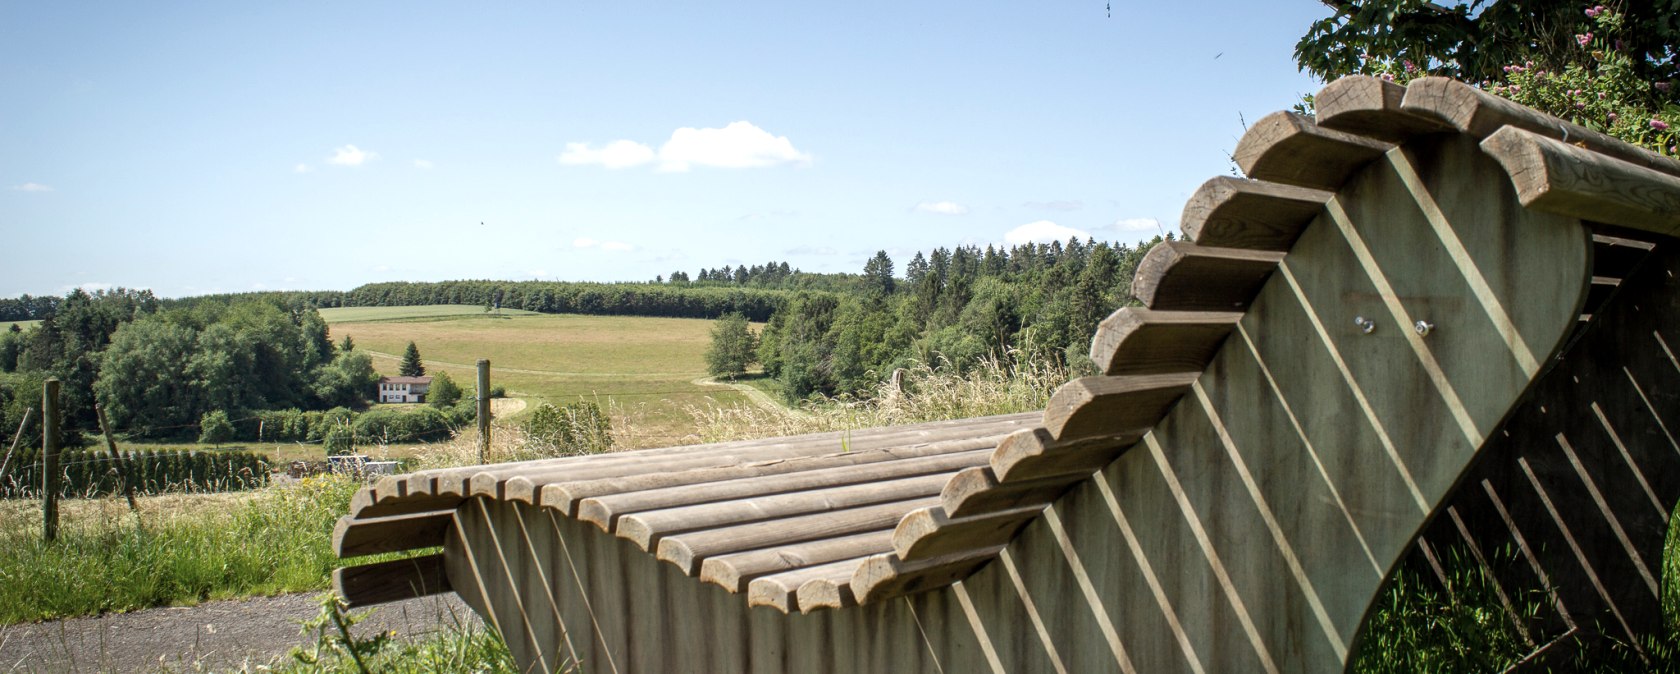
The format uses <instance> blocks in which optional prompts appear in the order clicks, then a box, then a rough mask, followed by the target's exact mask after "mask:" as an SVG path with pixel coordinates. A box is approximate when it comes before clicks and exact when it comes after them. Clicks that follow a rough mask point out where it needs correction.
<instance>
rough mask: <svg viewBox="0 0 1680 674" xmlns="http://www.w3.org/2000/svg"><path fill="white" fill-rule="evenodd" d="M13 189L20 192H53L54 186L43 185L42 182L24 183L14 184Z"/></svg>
mask: <svg viewBox="0 0 1680 674" xmlns="http://www.w3.org/2000/svg"><path fill="white" fill-rule="evenodd" d="M12 189H14V190H17V191H19V192H51V191H53V188H52V186H50V185H42V184H41V183H24V184H22V185H13V186H12Z"/></svg>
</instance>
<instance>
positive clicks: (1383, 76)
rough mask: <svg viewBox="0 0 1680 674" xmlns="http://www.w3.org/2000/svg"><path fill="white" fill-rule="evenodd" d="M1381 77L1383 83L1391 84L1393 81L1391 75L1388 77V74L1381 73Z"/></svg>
mask: <svg viewBox="0 0 1680 674" xmlns="http://www.w3.org/2000/svg"><path fill="white" fill-rule="evenodd" d="M1381 77H1382V79H1383V81H1384V82H1393V81H1394V76H1393V75H1390V74H1388V73H1383V74H1382V75H1381Z"/></svg>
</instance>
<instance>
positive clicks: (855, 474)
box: [578, 438, 1001, 531]
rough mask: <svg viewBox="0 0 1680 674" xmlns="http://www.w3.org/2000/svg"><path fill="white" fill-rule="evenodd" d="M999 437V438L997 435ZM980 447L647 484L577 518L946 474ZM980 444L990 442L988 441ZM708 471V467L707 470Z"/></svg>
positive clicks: (609, 527)
mask: <svg viewBox="0 0 1680 674" xmlns="http://www.w3.org/2000/svg"><path fill="white" fill-rule="evenodd" d="M1000 439H1001V438H1000ZM974 444H978V445H982V446H981V447H979V448H976V449H971V450H967V451H962V452H954V453H951V454H936V455H934V456H927V457H918V458H910V459H900V460H897V461H881V462H877V463H869V464H863V465H847V466H839V467H835V468H823V469H818V470H808V471H802V472H793V473H785V474H775V475H768V476H762V477H748V478H741V479H734V480H722V481H708V482H701V483H695V484H687V485H682V486H678V487H666V488H663V489H649V490H645V491H635V492H629V493H623V494H611V495H605V496H596V497H591V498H587V499H584V500H583V502H582V503H580V504H579V505H578V519H580V520H583V521H585V522H590V523H592V524H594V525H595V526H598V527H600V528H601V530H602V531H613V530H614V528H615V526H616V522H617V520H618V518H619V517H621V516H624V515H627V514H631V513H638V512H645V511H650V510H663V509H668V508H676V507H681V506H692V505H699V504H703V503H716V502H721V501H729V500H735V499H742V498H751V497H761V496H771V495H775V494H786V493H791V492H798V491H805V490H811V489H828V488H834V487H844V486H847V485H856V484H862V483H875V482H881V481H885V480H896V479H902V478H907V477H915V476H919V475H935V474H938V475H946V476H948V475H950V474H952V473H954V472H956V471H959V470H962V469H964V468H968V467H970V466H980V465H985V463H986V460H987V458H988V457H990V456H991V451H992V447H995V446H996V444H997V441H986V442H983V443H982V442H975V443H974ZM985 445H991V447H987V446H985ZM708 472H713V471H708Z"/></svg>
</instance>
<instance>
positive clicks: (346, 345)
mask: <svg viewBox="0 0 1680 674" xmlns="http://www.w3.org/2000/svg"><path fill="white" fill-rule="evenodd" d="M355 348H356V340H353V339H350V335H345V336H344V341H342V342H339V343H338V350H339V351H341V352H343V353H350V352H351V351H352V350H354V349H355Z"/></svg>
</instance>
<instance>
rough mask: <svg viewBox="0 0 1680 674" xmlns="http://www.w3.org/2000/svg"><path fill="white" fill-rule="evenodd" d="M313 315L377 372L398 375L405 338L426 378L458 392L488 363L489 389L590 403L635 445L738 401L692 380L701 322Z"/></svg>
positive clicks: (397, 312)
mask: <svg viewBox="0 0 1680 674" xmlns="http://www.w3.org/2000/svg"><path fill="white" fill-rule="evenodd" d="M466 309H471V313H468V312H466ZM452 310H453V311H454V313H451V311H452ZM321 314H322V316H323V317H325V318H326V319H327V321H328V322H329V324H330V326H331V330H332V338H333V340H335V341H338V340H342V339H343V338H344V337H345V336H346V335H349V336H350V337H351V338H352V339H354V340H355V345H356V349H357V350H360V351H364V352H366V353H369V354H371V355H373V357H374V367H375V368H376V369H378V370H379V372H380V373H381V374H396V373H397V366H398V364H399V363H400V362H401V360H400V359H401V355H402V353H403V349H404V347H405V346H406V345H407V344H408V342H410V341H413V342H414V343H415V345H416V346H418V347H419V349H420V354H421V357H422V359H423V360H424V361H425V364H426V368H427V372H428V373H436V372H439V371H444V372H448V373H449V375H450V376H451V377H453V378H454V379H455V381H456V382H457V383H459V384H461V385H462V386H463V387H471V385H472V381H473V380H474V378H475V377H476V371H477V370H476V366H475V363H476V362H477V361H478V360H479V359H480V358H488V359H490V363H491V385H492V386H503V387H506V388H507V391H508V395H509V396H514V397H519V398H525V399H527V401H528V402H530V403H531V404H533V405H534V404H536V403H539V402H552V403H565V402H572V401H576V400H579V399H589V400H595V401H597V402H598V403H600V404H601V405H602V407H604V408H607V409H608V410H609V411H610V412H611V414H612V416H613V420H614V424H615V426H619V427H621V429H628V430H629V431H630V432H631V437H630V443H631V444H633V445H635V446H643V447H647V446H660V445H669V444H674V443H680V442H684V441H692V439H693V436H692V433H693V429H694V426H695V424H694V420H693V419H692V417H691V415H690V414H689V412H688V411H687V410H688V408H690V407H705V408H710V407H715V406H717V405H720V404H732V403H737V402H740V401H742V400H744V398H743V397H742V395H741V394H740V393H739V392H737V391H735V390H733V389H731V388H730V387H727V386H722V385H717V384H703V383H696V382H697V381H698V380H702V379H704V378H705V377H706V363H705V359H704V355H705V352H706V348H707V346H708V345H709V344H710V334H711V327H712V321H709V320H702V319H689V318H642V317H628V316H581V315H575V314H535V313H530V312H519V315H514V316H513V317H512V318H511V319H510V318H508V317H507V316H509V315H511V313H510V312H504V314H503V317H494V316H490V315H486V314H485V313H484V311H483V307H450V306H442V307H371V308H346V309H326V310H323V311H322V312H321ZM621 437H622V436H621Z"/></svg>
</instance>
